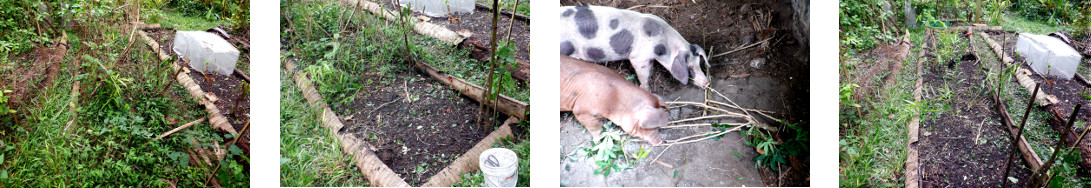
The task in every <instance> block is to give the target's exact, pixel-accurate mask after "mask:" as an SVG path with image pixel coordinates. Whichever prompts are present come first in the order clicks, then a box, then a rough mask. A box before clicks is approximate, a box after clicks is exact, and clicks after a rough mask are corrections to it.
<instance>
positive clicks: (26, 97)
mask: <svg viewBox="0 0 1091 188" xmlns="http://www.w3.org/2000/svg"><path fill="white" fill-rule="evenodd" d="M66 54H68V46H67V45H65V44H53V45H46V46H40V47H38V48H35V49H34V52H32V53H25V54H23V55H20V56H18V57H15V58H13V59H15V60H14V62H18V63H15V64H9V65H11V67H0V70H3V73H4V74H3V75H7V76H3V78H2V80H5V82H4V83H6V84H4V86H3V89H8V90H12V93H10V94H5V95H7V96H8V97H10V98H9V99H8V101H10V102H11V103H12V106H13V107H18V106H23V105H24V104H23V103H24V101H30V99H32V98H34V96H37V95H38V92H37V91H40V89H39V88H45V87H48V86H50V84H53V79H54V78H56V77H57V73H58V72H57V71H59V70H60V67H61V61H62V60H63V59H64V57H65V55H66Z"/></svg>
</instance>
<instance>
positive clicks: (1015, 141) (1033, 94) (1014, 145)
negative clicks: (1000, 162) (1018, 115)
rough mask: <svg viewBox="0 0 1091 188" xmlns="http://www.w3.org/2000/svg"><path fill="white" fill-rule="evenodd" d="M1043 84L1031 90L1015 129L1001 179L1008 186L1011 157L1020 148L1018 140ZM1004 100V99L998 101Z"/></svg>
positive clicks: (1035, 85)
mask: <svg viewBox="0 0 1091 188" xmlns="http://www.w3.org/2000/svg"><path fill="white" fill-rule="evenodd" d="M1041 86H1042V83H1041V82H1038V83H1034V92H1031V94H1030V99H1028V100H1027V110H1026V111H1025V112H1023V120H1021V121H1019V129H1018V130H1017V131H1015V137H1012V138H1011V146H1012V148H1011V152H1008V162H1004V166H1006V167H1004V176H1003V177H1000V181H1003V182H1004V186H1002V187H1008V174H1009V173H1010V172H1011V158H1012V157H1015V148H1019V146H1018V145H1017V144H1018V140H1019V138H1021V137H1022V136H1023V127H1025V126H1026V125H1027V117H1028V116H1030V109H1031V108H1033V107H1034V99H1035V98H1036V97H1038V89H1039V88H1040V87H1041ZM996 102H1002V101H996Z"/></svg>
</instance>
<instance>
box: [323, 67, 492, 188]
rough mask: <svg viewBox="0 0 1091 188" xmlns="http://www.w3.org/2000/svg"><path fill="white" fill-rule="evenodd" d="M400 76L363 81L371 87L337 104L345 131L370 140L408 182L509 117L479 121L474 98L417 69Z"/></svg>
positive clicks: (428, 173) (426, 174) (436, 167)
mask: <svg viewBox="0 0 1091 188" xmlns="http://www.w3.org/2000/svg"><path fill="white" fill-rule="evenodd" d="M376 76H377V75H376ZM396 77H397V79H396V80H391V81H389V82H373V83H370V84H369V83H361V86H362V88H363V89H362V90H364V91H367V92H360V93H359V94H357V95H355V96H353V97H354V98H355V99H353V100H352V101H353V102H352V103H350V104H348V105H345V106H340V107H334V108H333V110H334V112H336V113H337V114H339V115H341V117H344V120H345V121H344V122H345V125H346V127H345V129H344V130H343V132H346V133H351V134H352V135H355V136H357V137H359V138H360V139H362V140H364V141H367V142H368V143H369V144H370V145H371V146H373V147H374V148H373V149H374V150H375V153H376V155H378V156H379V159H381V160H382V161H383V163H385V164H386V165H387V166H389V167H390V168H391V169H393V170H394V172H395V173H398V174H401V176H402V177H403V178H406V181H407V182H408V183H409V184H410V185H420V184H421V183H424V182H425V181H427V179H428V178H429V177H431V176H432V175H433V174H435V173H436V172H438V171H439V170H442V169H443V168H444V167H446V166H447V165H448V164H449V163H450V162H451V161H453V160H454V159H455V158H456V157H458V156H459V155H461V154H462V153H463V152H466V151H467V150H469V149H470V148H471V147H473V146H474V144H475V143H477V142H478V141H479V140H481V139H482V138H485V136H487V135H488V134H489V133H490V132H492V131H493V129H494V128H496V127H498V126H499V125H500V124H501V123H502V122H503V120H504V119H507V117H506V116H490V117H486V118H491V119H492V120H490V121H487V122H489V123H488V124H481V123H485V122H481V123H479V121H478V119H477V118H478V116H479V115H480V114H481V110H480V109H479V108H478V103H477V102H476V101H474V100H473V99H469V98H467V97H464V96H462V95H461V94H459V93H458V92H457V91H455V90H453V89H450V88H448V86H446V85H444V84H443V83H441V82H439V81H436V80H434V79H432V78H430V77H428V76H427V75H423V74H421V73H419V72H416V71H413V72H399V73H397V74H396ZM407 95H408V96H407ZM332 100H341V99H332Z"/></svg>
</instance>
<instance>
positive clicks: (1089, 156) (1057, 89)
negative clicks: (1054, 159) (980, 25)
mask: <svg viewBox="0 0 1091 188" xmlns="http://www.w3.org/2000/svg"><path fill="white" fill-rule="evenodd" d="M991 33H992V34H993V35H994V36H995V37H994V39H996V40H1000V41H1002V42H1003V46H1004V53H1006V54H1016V53H1015V50H1014V49H1015V43H1016V41H1017V35H1016V33H1012V32H991ZM1086 40H1087V39H1083V38H1076V39H1075V41H1086ZM1011 57H1012V58H1014V59H1013V60H1014V63H1017V64H1019V66H1020V67H1023V68H1024V69H1028V70H1030V66H1029V65H1027V64H1026V58H1024V57H1021V56H1011ZM1086 62H1087V61H1086V60H1085V61H1084V62H1081V65H1080V66H1081V68H1080V70H1079V71H1077V72H1076V77H1073V78H1072V79H1071V80H1065V79H1061V78H1057V77H1052V76H1050V77H1043V76H1042V75H1040V74H1038V73H1037V72H1033V71H1031V73H1032V74H1031V75H1030V78H1032V79H1033V80H1034V81H1035V82H1039V83H1042V86H1041V90H1042V91H1043V92H1044V93H1047V94H1050V95H1053V96H1055V97H1056V98H1057V102H1056V103H1052V104H1051V105H1049V106H1045V107H1043V108H1041V110H1044V111H1046V112H1047V113H1048V114H1049V115H1050V118H1049V120H1050V121H1049V123H1048V124H1049V126H1050V127H1051V128H1052V129H1053V130H1054V131H1056V132H1054V134H1060V133H1062V132H1063V131H1064V126H1065V123H1066V122H1065V121H1067V119H1068V116H1069V115H1070V114H1071V113H1072V110H1073V109H1074V107H1075V105H1076V104H1084V105H1083V106H1082V107H1081V108H1080V113H1079V114H1077V115H1076V121H1077V122H1091V105H1089V104H1091V99H1089V98H1088V97H1091V88H1089V87H1088V85H1087V83H1083V82H1082V81H1080V80H1079V79H1081V78H1080V77H1083V78H1086V77H1087V76H1088V74H1087V72H1086V70H1087V69H1086V67H1085V66H1087V64H1086ZM1086 126H1087V125H1083V126H1081V124H1080V123H1077V124H1076V125H1075V126H1073V129H1072V130H1074V131H1070V132H1069V133H1068V135H1063V137H1064V141H1065V143H1066V145H1072V143H1074V142H1076V138H1077V137H1079V134H1080V133H1081V132H1082V130H1083V129H1084V128H1085V127H1086ZM1055 140H1056V139H1054V138H1049V139H1045V138H1043V140H1037V141H1036V142H1042V143H1048V144H1047V145H1050V146H1052V145H1054V144H1055V143H1056V141H1055ZM1089 140H1091V139H1086V138H1085V139H1084V140H1081V141H1080V143H1079V144H1078V146H1077V148H1078V150H1080V151H1081V153H1080V154H1081V156H1082V159H1081V160H1077V161H1078V162H1079V164H1080V166H1082V167H1083V168H1084V169H1087V168H1089V167H1091V153H1089V152H1091V150H1089V149H1091V141H1089ZM1043 153H1044V152H1043Z"/></svg>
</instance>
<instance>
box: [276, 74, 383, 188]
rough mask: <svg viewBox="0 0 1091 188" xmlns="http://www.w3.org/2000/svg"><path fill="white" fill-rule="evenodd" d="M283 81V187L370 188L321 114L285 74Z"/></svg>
mask: <svg viewBox="0 0 1091 188" xmlns="http://www.w3.org/2000/svg"><path fill="white" fill-rule="evenodd" d="M281 75H282V76H281V79H280V84H281V85H280V86H281V92H280V96H281V97H282V99H281V101H282V102H281V104H280V130H281V133H282V134H281V136H280V155H281V156H280V157H281V158H280V161H281V164H280V169H281V171H280V180H281V182H280V186H286V187H357V186H368V183H367V182H366V180H365V179H364V178H363V174H361V173H360V171H359V170H358V169H357V168H356V166H355V165H352V159H351V157H350V156H349V155H345V154H343V153H342V152H341V147H340V143H338V142H337V139H336V138H335V137H334V136H333V135H332V134H330V132H329V129H328V128H325V127H323V126H322V122H321V121H320V120H319V119H318V117H319V114H318V113H317V112H316V111H315V110H314V109H313V108H312V107H310V106H309V105H308V104H307V103H306V100H305V99H303V95H302V91H301V90H300V89H299V87H297V86H296V85H295V83H294V82H293V81H292V80H291V79H290V77H289V75H291V74H290V72H287V71H282V72H281Z"/></svg>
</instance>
